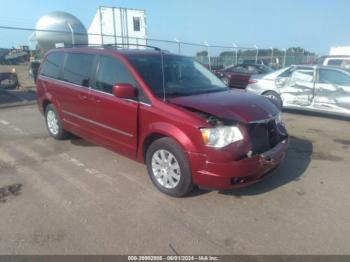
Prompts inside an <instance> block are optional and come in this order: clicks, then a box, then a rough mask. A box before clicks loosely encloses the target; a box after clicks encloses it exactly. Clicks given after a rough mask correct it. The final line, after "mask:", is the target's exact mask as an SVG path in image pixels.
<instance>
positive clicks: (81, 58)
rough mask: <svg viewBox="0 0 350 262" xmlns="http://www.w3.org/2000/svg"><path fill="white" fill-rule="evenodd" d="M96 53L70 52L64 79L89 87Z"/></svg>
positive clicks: (65, 66) (64, 69)
mask: <svg viewBox="0 0 350 262" xmlns="http://www.w3.org/2000/svg"><path fill="white" fill-rule="evenodd" d="M94 58H95V55H92V54H83V53H68V55H67V59H66V63H65V65H64V68H63V77H62V78H63V79H62V80H64V81H67V82H69V83H72V84H76V85H80V86H85V87H89V85H90V76H91V70H92V66H93V62H94Z"/></svg>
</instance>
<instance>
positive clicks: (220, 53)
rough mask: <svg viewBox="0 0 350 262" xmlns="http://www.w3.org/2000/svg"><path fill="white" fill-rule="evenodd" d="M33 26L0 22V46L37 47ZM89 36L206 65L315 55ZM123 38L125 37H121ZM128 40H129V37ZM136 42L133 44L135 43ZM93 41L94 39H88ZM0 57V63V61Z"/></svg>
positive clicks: (293, 60)
mask: <svg viewBox="0 0 350 262" xmlns="http://www.w3.org/2000/svg"><path fill="white" fill-rule="evenodd" d="M40 31H44V32H47V33H50V34H68V35H69V36H71V37H72V42H73V43H74V37H75V36H76V33H75V34H74V33H73V32H66V31H53V30H40ZM35 32H36V30H35V29H33V28H25V27H9V26H0V33H1V36H2V37H1V38H0V49H1V48H11V47H16V46H18V45H28V46H29V47H30V50H32V52H33V51H34V50H35V49H36V47H37V42H36V40H35V37H34V36H35ZM90 36H94V37H95V39H96V37H101V38H103V39H104V43H105V44H112V43H113V44H117V45H121V44H122V43H123V46H124V47H128V45H125V43H129V42H132V43H134V45H133V46H129V47H130V48H132V47H133V48H142V47H141V46H137V44H138V43H145V42H146V43H147V44H148V45H153V46H157V47H159V48H161V49H163V50H168V51H170V52H173V53H178V54H182V55H186V56H191V57H194V58H196V59H197V60H198V61H199V62H201V63H203V64H205V65H207V66H208V67H209V68H211V69H212V68H222V67H225V66H228V65H232V64H238V63H242V62H254V63H260V64H267V65H272V66H274V67H275V68H280V67H285V66H289V65H291V64H305V63H312V62H313V61H314V60H315V59H316V58H317V56H316V55H315V54H312V53H310V52H308V51H306V50H302V51H300V50H299V51H293V50H289V49H288V50H287V49H284V50H280V49H277V48H258V47H257V46H254V47H251V48H250V47H241V46H238V45H236V44H231V45H227V46H225V45H223V46H221V45H215V44H211V43H206V42H203V43H189V42H186V41H181V40H178V39H176V38H174V39H173V40H164V39H155V38H146V39H143V38H130V37H129V38H128V39H125V37H123V36H119V35H106V34H103V35H100V34H89V37H90ZM106 39H107V40H108V39H110V40H109V41H107V42H106ZM125 40H126V41H125ZM129 40H130V41H129ZM135 43H136V46H135ZM89 44H92V45H93V44H95V43H91V42H90V43H89ZM1 61H3V60H1V57H0V63H1Z"/></svg>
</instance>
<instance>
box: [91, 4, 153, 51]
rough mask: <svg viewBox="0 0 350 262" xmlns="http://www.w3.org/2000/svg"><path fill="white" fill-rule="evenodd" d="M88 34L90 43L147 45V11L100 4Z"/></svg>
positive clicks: (131, 46) (127, 45)
mask: <svg viewBox="0 0 350 262" xmlns="http://www.w3.org/2000/svg"><path fill="white" fill-rule="evenodd" d="M88 34H89V44H90V45H103V44H117V45H118V44H119V45H123V46H125V47H130V48H137V47H136V46H135V45H146V44H147V40H146V38H147V27H146V12H145V10H139V9H128V8H119V7H105V6H100V7H99V8H98V10H97V13H96V15H95V17H94V19H93V20H92V23H91V25H90V27H89V30H88ZM139 48H143V47H139Z"/></svg>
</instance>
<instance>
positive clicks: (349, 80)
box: [246, 65, 350, 116]
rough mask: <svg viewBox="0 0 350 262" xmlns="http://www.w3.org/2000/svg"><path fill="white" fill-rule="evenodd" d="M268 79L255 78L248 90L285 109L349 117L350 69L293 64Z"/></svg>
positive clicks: (267, 77)
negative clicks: (267, 98) (273, 101)
mask: <svg viewBox="0 0 350 262" xmlns="http://www.w3.org/2000/svg"><path fill="white" fill-rule="evenodd" d="M265 77H266V78H253V79H251V84H249V85H248V86H247V88H246V90H247V91H248V92H251V93H255V94H260V95H264V96H267V97H269V98H270V99H273V100H275V101H276V102H277V103H278V104H280V105H281V106H283V107H284V108H292V109H301V110H309V111H315V112H325V113H330V114H337V115H343V116H350V71H349V70H347V69H343V68H339V67H332V66H319V65H316V66H304V65H302V66H291V67H288V68H286V69H282V70H280V71H277V72H276V74H275V75H274V74H272V75H271V76H269V75H267V76H265Z"/></svg>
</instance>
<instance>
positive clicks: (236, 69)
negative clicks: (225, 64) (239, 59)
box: [230, 65, 248, 73]
mask: <svg viewBox="0 0 350 262" xmlns="http://www.w3.org/2000/svg"><path fill="white" fill-rule="evenodd" d="M230 72H234V73H248V70H247V67H246V66H245V65H238V66H234V67H233V68H232V69H231V70H230Z"/></svg>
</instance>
